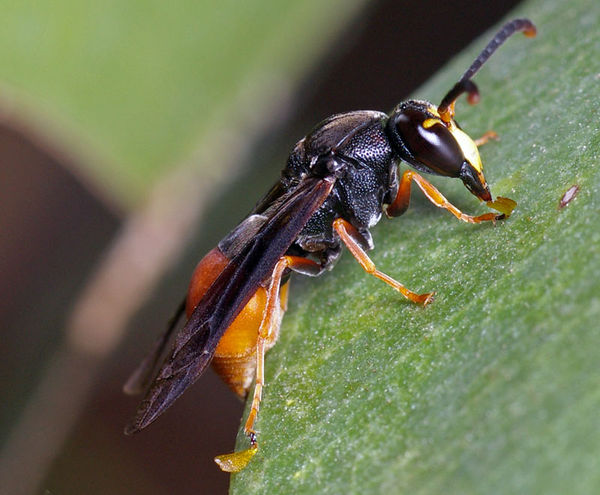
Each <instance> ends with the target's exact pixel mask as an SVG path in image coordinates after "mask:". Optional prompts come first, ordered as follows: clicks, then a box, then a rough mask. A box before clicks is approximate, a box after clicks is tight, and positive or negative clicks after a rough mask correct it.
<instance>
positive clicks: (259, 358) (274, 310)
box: [215, 256, 320, 473]
mask: <svg viewBox="0 0 600 495" xmlns="http://www.w3.org/2000/svg"><path fill="white" fill-rule="evenodd" d="M287 268H303V269H305V270H308V271H316V272H318V271H319V270H320V265H319V264H318V263H316V262H315V261H312V260H309V259H306V258H302V257H299V256H283V257H282V258H280V259H279V261H278V262H277V264H276V265H275V268H274V269H273V274H272V275H271V281H270V283H269V288H268V290H267V302H266V305H265V310H264V313H263V318H262V322H261V324H260V328H259V330H258V338H257V341H256V380H255V385H254V395H253V397H252V406H251V408H250V413H249V414H248V419H247V420H246V424H245V426H244V433H245V434H246V435H247V436H248V438H249V439H250V448H249V449H247V450H243V451H241V452H233V453H232V454H224V455H220V456H217V457H215V462H216V463H217V464H218V465H219V467H220V468H221V469H222V470H223V471H227V472H233V473H236V472H238V471H241V470H242V469H244V467H246V465H247V464H248V462H250V459H252V457H253V456H254V454H255V453H256V451H257V450H258V442H257V439H256V431H255V430H254V424H255V422H256V418H257V416H258V410H259V408H260V401H261V399H262V390H263V387H264V380H265V371H264V369H265V352H266V351H267V349H270V348H271V347H272V345H273V344H274V343H275V341H276V340H277V337H278V334H279V324H280V322H281V300H280V287H281V278H282V277H283V273H284V272H285V270H286V269H287Z"/></svg>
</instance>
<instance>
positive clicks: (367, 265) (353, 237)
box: [333, 218, 434, 306]
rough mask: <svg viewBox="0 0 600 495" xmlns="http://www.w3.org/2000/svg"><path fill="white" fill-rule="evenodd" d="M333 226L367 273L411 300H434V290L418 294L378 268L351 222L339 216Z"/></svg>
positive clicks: (422, 302) (428, 301)
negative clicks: (364, 248) (361, 243)
mask: <svg viewBox="0 0 600 495" xmlns="http://www.w3.org/2000/svg"><path fill="white" fill-rule="evenodd" d="M333 228H334V229H335V231H336V232H337V233H338V235H339V236H340V238H341V239H342V241H344V244H345V245H346V246H347V247H348V249H349V250H350V252H351V253H352V256H354V257H355V258H356V261H358V262H359V263H360V266H362V267H363V269H364V270H365V271H366V272H367V273H369V274H370V275H373V276H375V277H377V278H378V279H379V280H383V281H384V282H385V283H386V284H388V285H391V286H392V287H393V288H394V289H396V290H397V291H398V292H400V293H401V294H402V295H403V296H404V297H406V299H408V300H409V301H412V302H415V303H419V304H423V306H425V305H426V304H428V303H430V302H431V301H432V299H433V295H434V293H433V292H428V293H426V294H417V293H416V292H413V291H411V290H409V289H407V288H406V287H404V286H403V285H402V284H401V283H400V282H398V281H396V280H394V279H393V278H391V277H389V276H388V275H386V274H385V273H382V272H380V271H379V270H377V268H376V267H375V263H373V261H372V260H371V258H369V256H367V253H366V252H365V251H364V250H363V248H362V247H361V246H360V241H358V240H357V238H360V233H359V232H358V231H357V230H356V229H355V228H354V227H353V226H352V224H350V222H348V221H346V220H344V219H343V218H338V219H336V220H335V221H334V222H333Z"/></svg>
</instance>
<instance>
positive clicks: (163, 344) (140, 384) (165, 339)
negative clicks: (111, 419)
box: [123, 298, 186, 395]
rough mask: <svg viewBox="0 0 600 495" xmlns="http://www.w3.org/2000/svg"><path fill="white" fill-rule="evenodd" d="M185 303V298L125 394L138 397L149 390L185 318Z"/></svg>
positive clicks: (124, 389)
mask: <svg viewBox="0 0 600 495" xmlns="http://www.w3.org/2000/svg"><path fill="white" fill-rule="evenodd" d="M185 303H186V300H185V298H184V299H183V301H181V303H180V304H179V307H178V308H177V311H176V312H175V314H174V315H173V317H172V318H171V320H170V321H169V324H168V326H167V330H166V331H165V333H163V334H162V335H161V336H160V337H159V338H158V339H157V340H156V342H154V345H153V346H152V349H151V350H150V352H149V353H148V354H147V355H146V357H145V358H144V360H143V361H142V362H141V363H140V365H139V366H138V367H137V368H136V370H135V371H134V372H133V373H132V374H131V376H130V377H129V379H128V380H127V382H126V383H125V385H123V392H125V393H126V394H128V395H137V394H141V393H142V392H144V391H146V390H148V387H149V386H150V382H151V381H152V378H154V377H155V376H156V374H157V372H158V368H159V367H160V365H161V364H162V361H164V359H165V354H166V350H167V347H168V346H169V343H170V342H171V340H172V338H171V337H173V332H174V331H175V329H176V328H177V326H178V325H179V322H180V321H181V320H182V319H183V317H184V316H185Z"/></svg>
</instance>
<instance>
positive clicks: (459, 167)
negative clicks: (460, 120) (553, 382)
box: [387, 100, 492, 201]
mask: <svg viewBox="0 0 600 495" xmlns="http://www.w3.org/2000/svg"><path fill="white" fill-rule="evenodd" d="M443 117H444V118H443ZM387 133H388V136H389V138H390V142H391V144H392V147H393V149H394V151H395V152H396V153H397V154H398V155H399V156H400V158H401V159H402V160H405V161H406V162H408V163H409V164H410V165H412V166H413V167H414V168H415V169H417V170H419V171H421V172H426V173H431V174H437V175H444V176H446V177H457V178H460V179H461V180H462V181H463V183H464V184H465V186H466V187H467V189H468V190H469V191H471V193H473V194H474V195H475V196H477V197H478V198H479V199H480V200H482V201H491V199H492V196H491V194H490V190H489V188H488V186H487V183H486V181H485V177H484V175H483V167H482V164H481V158H480V156H479V151H478V150H477V145H476V144H475V142H474V141H473V140H472V139H471V138H470V137H469V136H468V135H467V134H466V133H465V132H464V131H463V130H462V129H461V128H460V127H459V126H458V124H457V123H456V121H455V120H454V118H452V117H450V118H448V117H447V116H445V115H444V116H442V115H440V113H439V112H438V110H437V108H436V107H435V106H434V105H432V104H431V103H428V102H425V101H416V100H410V101H407V102H404V103H401V104H400V105H398V106H397V107H396V108H395V109H394V111H393V112H392V114H391V116H390V118H389V120H388V123H387Z"/></svg>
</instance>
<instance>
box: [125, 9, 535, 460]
mask: <svg viewBox="0 0 600 495" xmlns="http://www.w3.org/2000/svg"><path fill="white" fill-rule="evenodd" d="M519 31H521V32H523V33H524V34H525V35H527V36H535V34H536V28H535V26H534V25H533V23H532V22H531V21H529V20H528V19H516V20H513V21H511V22H509V23H507V24H505V25H504V26H503V27H502V29H501V30H500V31H498V33H497V34H496V35H495V36H494V38H493V39H492V40H491V41H490V42H489V43H488V45H487V46H486V47H485V48H484V50H483V51H482V52H481V54H480V55H479V56H478V57H477V58H476V59H475V60H474V62H473V63H472V64H471V66H470V67H469V68H468V69H467V71H466V72H465V73H464V74H463V76H462V77H461V78H460V79H459V80H458V82H457V83H456V84H455V85H454V86H453V87H452V89H450V91H449V92H448V93H447V94H446V96H445V97H444V98H443V99H442V101H441V103H440V104H439V105H438V106H435V105H433V104H431V103H429V102H427V101H420V100H409V101H405V102H402V103H400V104H399V105H397V106H396V107H395V108H394V109H393V110H392V112H391V113H390V114H389V115H388V114H385V113H382V112H377V111H355V112H348V113H342V114H338V115H334V116H332V117H329V118H328V119H326V120H324V121H323V122H321V123H320V124H318V125H317V126H316V127H315V128H314V129H313V130H312V131H311V132H310V133H309V134H308V135H307V136H305V137H304V138H303V139H301V140H300V141H299V142H298V143H297V144H296V146H295V147H294V149H293V151H292V153H291V154H290V156H289V158H288V160H287V164H286V167H285V168H284V169H283V171H282V173H281V177H280V179H279V181H278V182H277V183H276V184H275V185H274V186H273V187H272V188H271V190H270V191H269V192H268V193H267V194H266V195H265V196H264V198H263V199H262V200H260V201H259V202H258V204H257V205H256V207H255V208H254V210H253V211H252V212H251V213H250V214H249V215H248V216H247V217H246V218H245V219H244V220H243V221H242V222H241V223H240V224H239V225H238V226H237V227H236V228H234V229H233V230H232V231H231V232H230V233H229V234H228V235H227V236H226V237H225V238H224V239H223V240H221V242H219V244H218V245H217V247H215V248H214V249H213V250H212V251H210V252H209V253H208V254H207V255H206V256H205V257H204V258H203V259H202V260H201V261H200V262H199V263H198V265H197V267H196V269H195V271H194V273H193V275H192V280H191V283H190V286H189V291H188V294H187V297H186V299H185V300H184V302H183V303H182V304H181V306H180V307H179V309H178V311H177V313H176V315H175V317H174V318H173V320H172V321H171V323H170V325H169V327H168V328H167V331H166V333H165V335H163V336H162V337H161V338H160V339H159V340H158V341H157V342H156V344H155V347H154V349H153V350H152V351H151V353H150V354H149V355H148V356H147V357H146V359H145V360H144V361H143V362H142V363H141V365H140V366H139V368H138V369H137V370H136V372H135V373H134V374H133V375H132V376H131V378H130V379H129V381H128V382H127V383H126V385H125V391H126V392H128V393H135V392H140V391H143V390H144V389H146V394H145V397H144V398H143V400H142V401H141V403H140V405H139V408H138V411H137V414H136V416H135V418H134V419H133V421H132V422H131V423H130V424H129V425H128V426H127V427H126V430H125V431H126V433H128V434H129V433H134V432H137V431H139V430H141V429H143V428H145V427H146V426H148V425H149V424H150V423H152V422H153V421H154V420H155V419H156V418H158V416H160V415H161V414H162V413H163V412H164V411H165V410H166V409H167V408H168V407H169V406H170V405H171V404H172V403H173V402H174V401H175V400H176V399H177V398H178V397H179V396H180V395H181V394H183V392H184V391H185V390H186V389H187V388H188V387H189V386H190V385H192V384H193V383H194V382H195V381H196V380H197V379H198V378H199V377H200V375H202V373H203V372H204V371H205V369H206V368H207V366H208V365H209V363H212V366H213V367H214V369H215V370H216V372H217V373H218V374H219V375H220V376H221V378H222V379H223V380H224V381H225V383H226V384H227V385H228V386H229V387H230V388H231V389H232V390H233V392H235V393H236V394H237V395H238V396H239V397H241V398H246V396H247V395H248V393H249V391H250V389H251V386H252V383H253V382H254V391H253V395H252V405H251V408H250V412H249V414H248V418H247V421H246V424H245V427H244V432H245V434H246V435H247V437H248V439H249V444H250V446H249V448H248V449H246V450H242V451H238V452H233V453H231V454H224V455H221V456H217V457H216V458H215V461H216V462H217V464H218V465H219V466H220V467H221V469H223V470H224V471H228V472H237V471H240V470H241V469H243V468H244V467H245V466H246V465H247V464H248V462H249V461H250V460H251V458H252V457H253V456H254V455H255V453H256V452H257V450H258V441H257V432H256V430H255V422H256V418H257V415H258V410H259V406H260V402H261V397H262V393H263V388H264V359H265V353H266V352H267V351H268V350H269V349H270V348H271V347H273V345H274V344H275V342H276V341H277V337H278V334H279V328H280V324H281V319H282V316H283V313H284V312H285V310H286V305H287V294H288V284H289V278H290V275H291V273H292V272H298V273H301V274H304V275H309V276H317V275H320V274H322V273H323V272H325V271H327V270H330V269H331V268H332V267H333V266H334V264H335V262H336V261H337V260H338V258H339V257H340V254H341V252H342V245H345V246H346V247H347V248H348V250H349V251H350V253H351V254H352V255H353V256H354V258H356V260H357V261H358V263H359V264H360V265H361V267H362V268H363V269H364V270H365V271H366V272H367V273H369V274H371V275H373V276H375V277H377V278H378V279H380V280H382V281H383V282H385V283H386V284H388V285H390V286H391V287H393V288H394V289H396V290H397V291H398V292H400V293H401V294H402V295H403V296H404V297H405V298H407V299H408V300H409V301H412V302H414V303H417V304H421V305H427V304H428V303H429V302H430V301H431V300H432V298H433V295H434V293H433V292H428V293H423V294H419V293H416V292H413V291H412V290H410V289H408V288H406V287H405V286H404V285H402V284H401V283H400V282H398V281H396V280H394V279H393V278H392V277H390V276H388V275H386V274H385V273H382V272H381V271H379V270H378V269H377V267H376V265H375V263H373V261H372V260H371V259H370V258H369V256H368V255H367V251H369V250H370V249H372V248H373V240H372V238H371V234H370V232H369V229H370V228H371V227H373V226H374V225H375V224H376V223H377V222H379V220H380V219H381V217H382V215H383V213H385V214H386V215H387V216H388V217H396V216H399V215H402V214H403V213H404V212H405V211H406V210H407V208H408V206H409V201H410V195H411V185H412V184H413V183H415V184H416V185H417V186H418V188H419V189H420V190H421V191H422V192H423V194H425V196H426V197H427V199H429V201H431V202H432V203H433V204H434V205H435V206H437V207H439V208H443V209H446V210H448V211H449V212H450V213H452V214H453V215H454V216H455V217H456V218H458V219H459V220H462V221H464V222H469V223H480V222H489V221H491V222H496V221H497V220H501V219H505V218H507V217H509V216H510V214H511V212H512V211H513V209H514V208H515V206H516V202H514V201H513V200H511V199H508V198H502V197H498V198H497V199H496V200H493V199H492V195H491V193H490V189H489V187H488V185H487V183H486V180H485V177H484V174H483V167H482V163H481V158H480V156H479V151H478V146H481V145H482V144H484V143H485V142H486V141H487V140H488V139H490V138H491V137H493V133H487V134H486V135H484V136H483V137H482V138H479V139H471V138H470V137H469V136H468V135H467V134H466V133H465V132H464V131H463V130H462V129H461V128H460V126H459V125H458V123H457V122H456V120H455V119H454V107H455V103H456V100H457V99H458V97H459V96H460V95H462V94H463V93H466V95H467V99H468V101H469V102H470V103H476V102H477V101H478V100H479V91H478V89H477V86H476V85H475V83H474V82H473V81H472V80H471V79H472V77H473V76H474V75H475V74H476V73H477V71H478V70H479V69H480V68H481V67H482V65H483V64H484V63H485V62H486V60H487V59H488V58H489V57H490V56H491V55H492V53H493V52H494V51H495V50H496V49H497V48H498V47H499V46H500V45H501V44H502V43H504V41H506V40H507V39H508V38H509V37H510V36H512V35H513V34H514V33H515V32H519ZM400 162H405V163H407V164H408V165H409V166H410V167H411V168H410V169H408V170H406V171H405V172H403V173H402V174H401V175H400V174H399V171H398V165H399V163H400ZM421 173H427V174H434V175H442V176H446V177H455V178H459V179H461V180H462V182H463V184H464V185H465V187H466V188H467V189H468V190H469V191H470V192H471V193H472V194H473V195H474V196H476V197H477V198H478V199H479V200H480V201H483V202H485V203H486V204H487V206H488V207H490V208H491V209H493V210H495V211H496V212H488V213H484V214H482V215H479V216H471V215H468V214H466V213H463V212H462V211H460V210H459V209H458V208H457V207H456V206H454V205H453V204H452V203H450V202H449V201H448V200H447V199H446V198H445V197H444V196H443V195H442V194H441V193H440V191H439V190H438V189H436V188H435V187H434V186H433V185H432V184H431V183H429V182H428V181H427V180H426V179H424V178H423V176H422V175H421ZM184 315H185V317H186V319H187V320H186V323H185V324H184V325H183V327H182V328H181V329H180V330H179V331H178V332H175V330H176V329H177V328H178V324H177V323H178V320H180V319H182V318H183V316H184ZM171 342H172V343H171ZM148 384H149V385H148Z"/></svg>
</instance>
